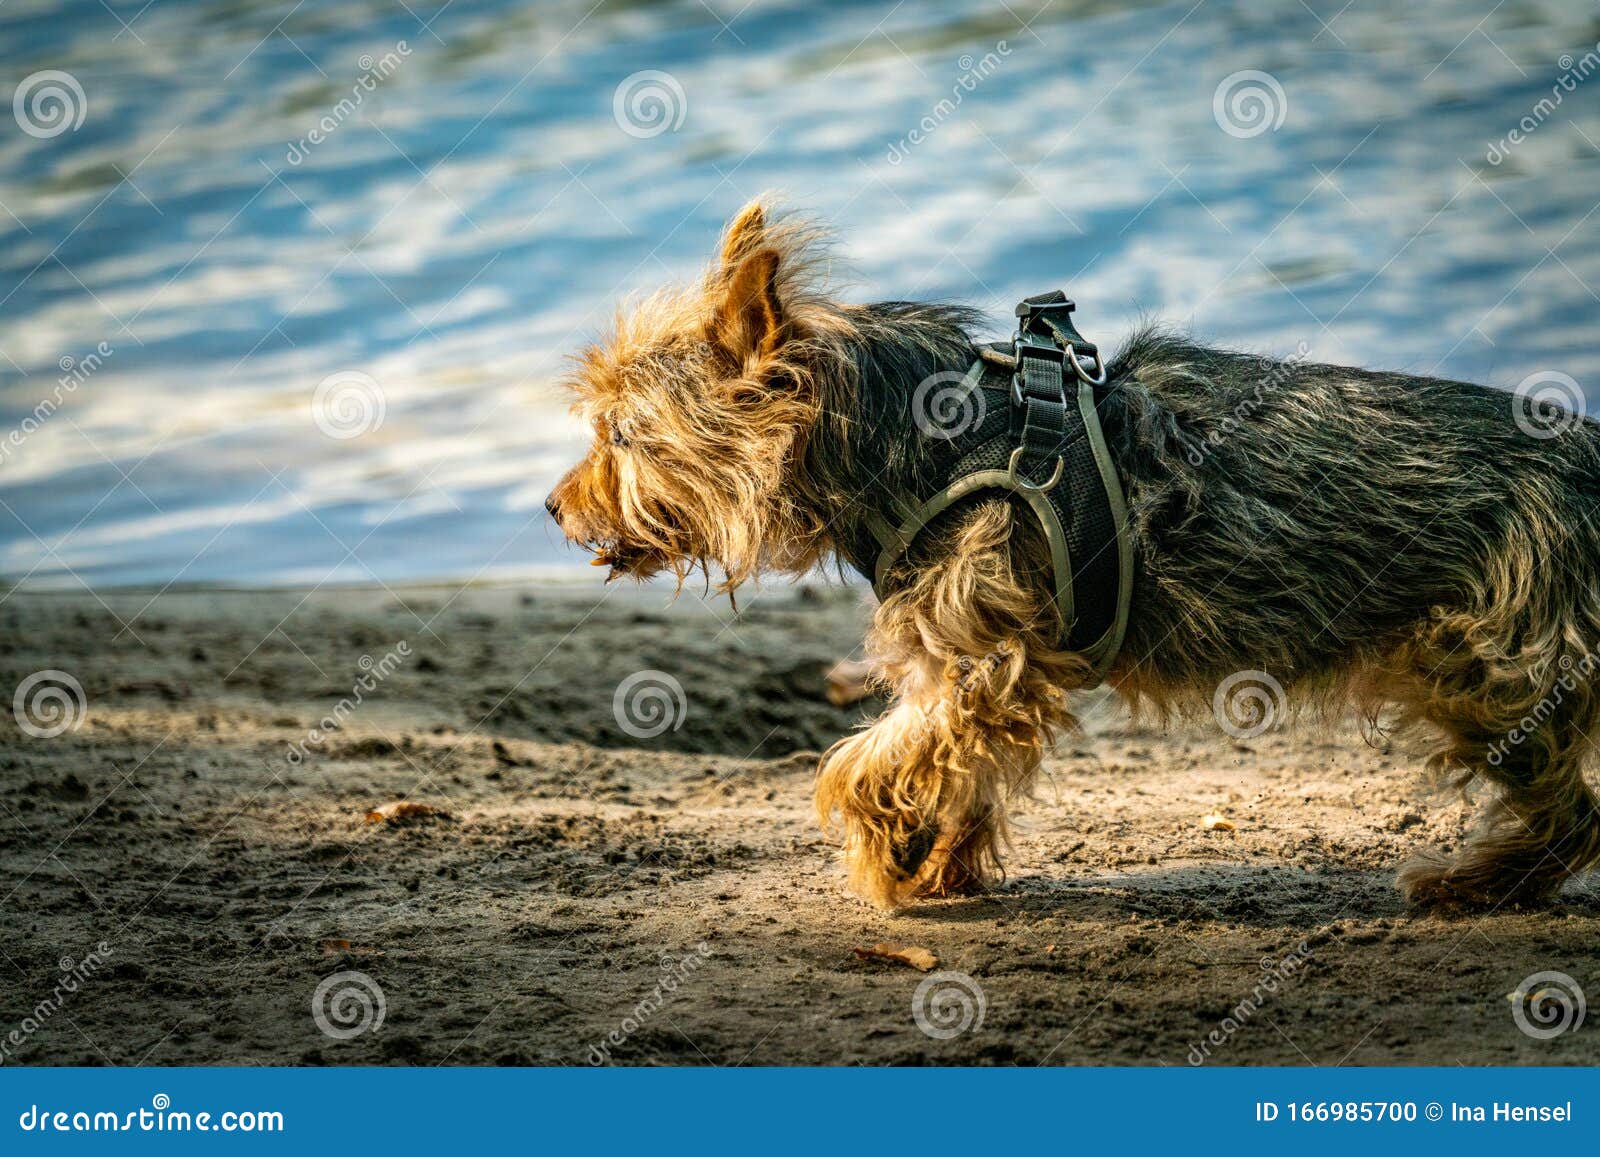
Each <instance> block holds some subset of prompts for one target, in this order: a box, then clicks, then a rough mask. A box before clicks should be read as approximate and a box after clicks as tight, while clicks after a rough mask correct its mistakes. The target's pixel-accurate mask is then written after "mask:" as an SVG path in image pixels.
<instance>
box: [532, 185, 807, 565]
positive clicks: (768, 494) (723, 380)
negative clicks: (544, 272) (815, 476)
mask: <svg viewBox="0 0 1600 1157" xmlns="http://www.w3.org/2000/svg"><path fill="white" fill-rule="evenodd" d="M770 218H771V215H770V214H769V212H768V210H767V209H766V208H765V207H764V206H763V205H762V204H761V202H759V201H758V202H754V203H752V204H750V205H748V206H746V207H745V208H744V209H743V210H742V211H741V212H740V213H739V214H738V215H737V216H736V217H735V218H734V219H733V221H732V222H730V224H729V225H728V228H727V230H726V232H725V233H724V235H723V238H722V245H721V253H720V255H719V257H718V258H717V260H716V261H715V262H714V263H713V265H712V266H711V268H710V269H709V270H707V272H706V274H705V276H704V278H703V279H702V280H701V281H700V282H699V283H698V284H696V285H694V286H691V287H688V288H684V289H676V290H668V291H663V292H659V293H656V294H654V295H653V296H651V297H649V298H647V299H645V300H643V301H640V302H636V303H633V304H631V305H628V306H625V307H624V308H623V309H622V310H620V311H619V313H618V316H617V319H616V322H615V324H614V326H613V327H612V331H611V333H610V334H609V335H608V336H607V337H606V338H605V339H603V340H602V341H599V342H596V343H595V344H593V345H591V346H589V347H588V348H587V349H585V350H583V351H582V353H581V354H580V355H579V356H578V359H577V366H576V369H575V371H574V373H573V374H572V377H571V386H572V388H573V390H574V392H575V393H576V395H577V402H576V405H575V407H574V412H575V413H576V414H577V415H578V416H579V418H580V419H581V420H582V421H583V423H584V424H585V425H586V426H587V427H588V428H589V429H590V430H592V431H593V434H594V442H593V444H592V445H591V446H590V448H589V451H588V453H587V454H585V455H584V458H583V460H582V461H581V462H579V463H578V465H577V466H576V467H574V468H573V469H572V471H571V472H569V473H568V474H567V476H566V477H565V478H563V479H562V480H561V481H560V483H559V484H558V485H557V486H556V488H555V489H554V490H553V491H552V492H551V494H550V496H549V498H548V500H547V501H546V502H545V507H546V509H548V511H549V512H550V515H551V517H552V518H554V519H555V520H556V522H557V523H558V524H559V525H560V527H561V529H562V531H563V532H564V533H565V534H566V536H567V537H568V538H569V539H570V540H572V541H573V542H577V543H580V544H582V545H583V546H585V547H587V548H589V549H590V550H592V551H594V553H595V559H594V563H595V565H596V566H609V567H611V577H616V576H618V575H623V574H626V575H631V576H634V577H639V578H643V577H647V576H649V575H652V574H655V573H657V572H660V571H664V570H665V571H671V572H673V573H675V574H676V575H677V576H678V578H679V580H680V581H682V579H683V578H684V577H685V576H686V575H687V574H688V573H689V571H690V570H691V569H692V568H693V567H695V566H696V565H708V564H711V563H715V564H717V565H719V566H720V567H721V568H722V570H723V571H724V574H725V576H726V577H725V580H724V585H725V586H727V587H729V588H731V587H733V586H736V585H737V584H738V583H740V582H742V581H744V580H745V579H746V578H749V577H751V576H752V575H753V574H754V573H755V572H756V571H757V570H759V569H761V568H763V567H766V566H775V567H789V566H791V565H794V564H795V563H796V562H797V560H798V559H799V555H800V554H802V553H805V548H804V547H803V546H802V542H803V540H804V539H805V538H806V535H807V534H808V533H810V534H811V536H812V537H816V536H817V535H818V534H820V527H812V528H810V529H809V530H808V528H807V527H806V526H805V519H804V518H803V517H801V516H800V511H799V507H800V506H801V505H802V504H801V503H800V502H799V501H797V496H796V494H795V488H794V484H795V471H796V468H797V462H798V458H799V452H800V450H801V449H802V447H803V445H804V441H805V439H806V437H807V435H808V434H809V432H810V431H811V429H812V427H813V426H814V425H815V423H816V420H817V414H818V409H819V403H818V400H817V393H816V382H815V380H814V377H815V364H816V363H815V354H816V353H817V349H818V348H819V346H818V343H817V341H816V338H817V336H818V331H819V328H825V327H826V324H827V322H826V316H827V314H826V311H825V310H823V309H822V308H821V302H820V299H816V298H814V297H812V296H811V295H810V294H809V293H808V291H807V290H806V289H805V288H804V283H805V280H806V274H807V270H808V265H809V257H808V237H807V234H806V232H805V230H804V229H803V228H802V227H800V226H798V225H796V224H793V223H790V222H783V221H778V222H774V221H773V220H771V219H770ZM810 549H811V550H813V551H814V550H815V549H817V547H816V546H812V547H811V548H810Z"/></svg>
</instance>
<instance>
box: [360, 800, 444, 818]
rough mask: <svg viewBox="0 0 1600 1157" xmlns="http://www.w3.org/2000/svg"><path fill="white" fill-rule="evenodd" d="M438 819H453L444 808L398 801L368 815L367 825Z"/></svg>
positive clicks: (409, 801) (376, 809)
mask: <svg viewBox="0 0 1600 1157" xmlns="http://www.w3.org/2000/svg"><path fill="white" fill-rule="evenodd" d="M430 816H432V817H436V818H438V819H445V820H447V819H451V818H452V816H451V815H450V813H449V812H447V811H445V810H444V808H442V807H434V806H433V805H432V804H431V803H415V802H413V801H411V800H408V799H397V800H395V801H394V802H393V803H386V804H384V805H383V806H382V807H376V808H373V809H372V810H371V811H369V812H368V813H367V823H369V824H381V823H405V822H406V821H408V820H419V819H425V818H427V817H430Z"/></svg>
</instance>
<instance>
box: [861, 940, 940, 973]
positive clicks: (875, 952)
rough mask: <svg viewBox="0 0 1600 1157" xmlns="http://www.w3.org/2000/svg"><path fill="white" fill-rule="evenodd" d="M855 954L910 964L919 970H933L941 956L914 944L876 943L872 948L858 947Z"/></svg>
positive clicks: (862, 957)
mask: <svg viewBox="0 0 1600 1157" xmlns="http://www.w3.org/2000/svg"><path fill="white" fill-rule="evenodd" d="M855 954H856V955H857V956H859V957H861V959H863V960H887V961H891V962H892V963H895V964H909V965H910V966H911V967H912V968H915V969H916V970H917V971H918V972H928V971H931V970H932V968H933V966H934V965H935V964H938V963H939V958H938V957H937V956H935V955H934V954H933V953H931V952H929V951H928V950H927V949H926V948H918V947H917V946H916V945H914V944H874V945H873V946H872V947H871V948H857V949H856V950H855Z"/></svg>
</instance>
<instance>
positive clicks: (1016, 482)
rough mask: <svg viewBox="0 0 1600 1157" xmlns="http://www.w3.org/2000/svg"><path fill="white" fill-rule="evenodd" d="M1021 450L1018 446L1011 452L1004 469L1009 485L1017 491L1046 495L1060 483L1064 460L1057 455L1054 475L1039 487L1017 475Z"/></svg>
mask: <svg viewBox="0 0 1600 1157" xmlns="http://www.w3.org/2000/svg"><path fill="white" fill-rule="evenodd" d="M1023 449H1024V447H1022V446H1018V447H1017V448H1016V449H1015V450H1013V451H1011V462H1010V464H1009V465H1008V466H1007V467H1006V473H1007V474H1008V475H1009V476H1010V480H1011V485H1013V486H1015V487H1016V488H1017V489H1018V490H1031V491H1033V492H1034V493H1035V494H1048V493H1049V492H1050V491H1052V490H1054V489H1055V488H1056V484H1057V483H1058V482H1060V481H1061V475H1062V474H1064V473H1065V472H1066V469H1067V460H1066V458H1064V457H1061V456H1059V455H1058V456H1057V457H1056V471H1055V473H1054V474H1052V475H1050V481H1048V482H1045V483H1043V484H1041V485H1035V484H1034V483H1032V482H1029V481H1028V480H1027V479H1025V478H1023V477H1022V476H1021V475H1020V474H1018V473H1017V463H1018V462H1020V461H1021V460H1022V451H1023Z"/></svg>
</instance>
